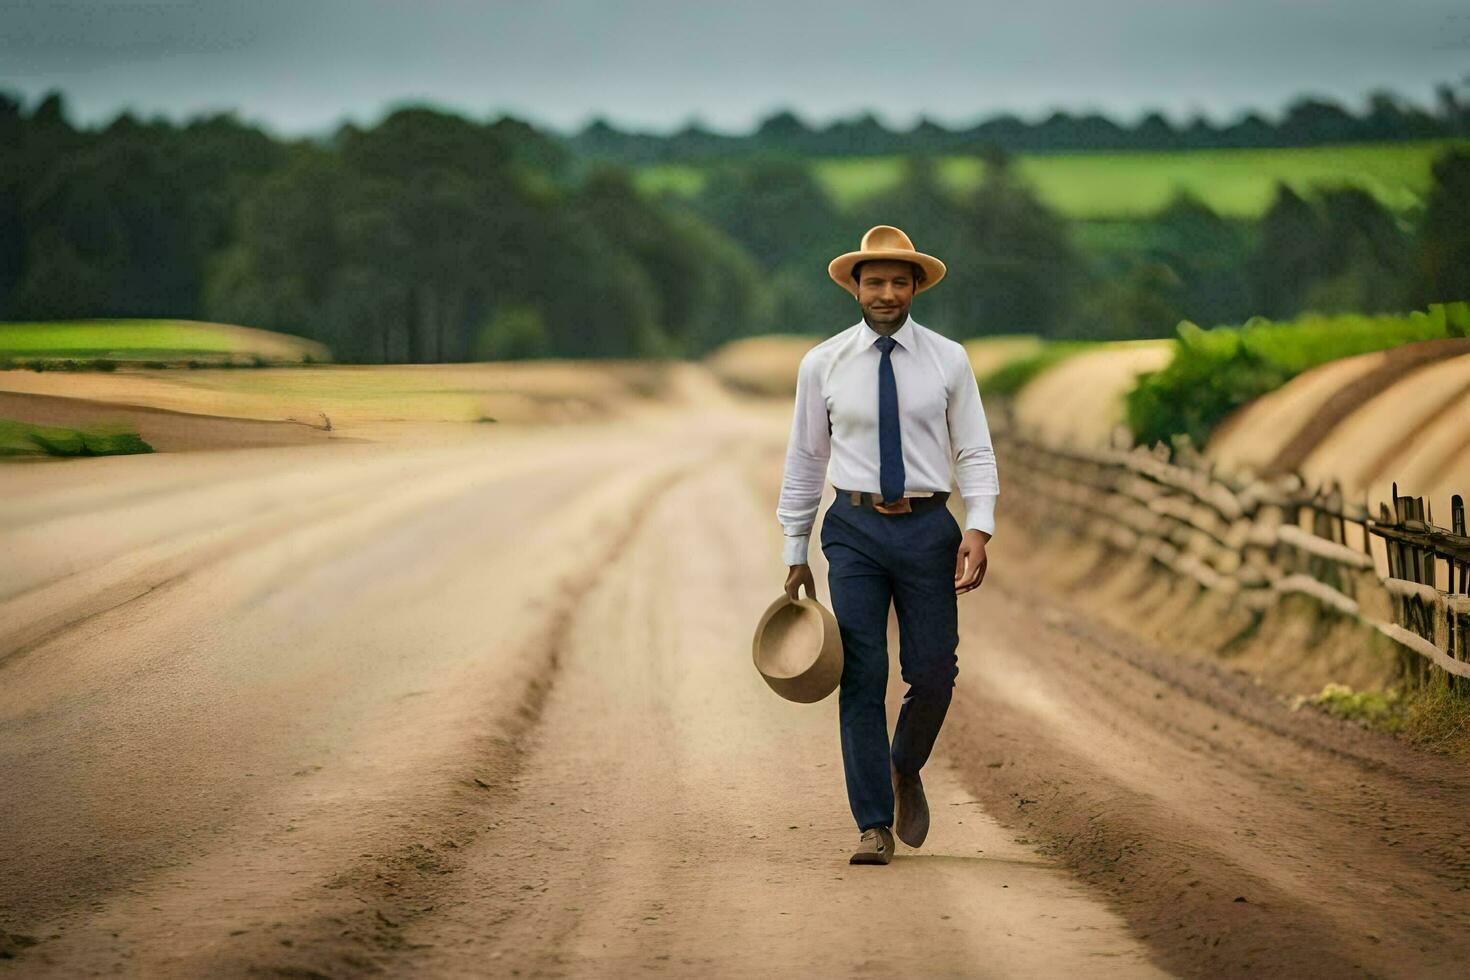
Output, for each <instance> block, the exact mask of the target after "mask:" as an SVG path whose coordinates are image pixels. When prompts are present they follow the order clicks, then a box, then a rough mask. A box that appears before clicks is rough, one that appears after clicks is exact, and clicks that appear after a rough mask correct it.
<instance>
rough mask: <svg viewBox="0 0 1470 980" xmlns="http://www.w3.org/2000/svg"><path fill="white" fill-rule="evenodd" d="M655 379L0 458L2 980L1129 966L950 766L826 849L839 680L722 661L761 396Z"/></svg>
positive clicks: (763, 591) (739, 650)
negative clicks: (612, 387) (449, 433)
mask: <svg viewBox="0 0 1470 980" xmlns="http://www.w3.org/2000/svg"><path fill="white" fill-rule="evenodd" d="M671 392H672V397H674V398H675V399H678V400H679V401H680V402H682V404H680V405H675V406H670V407H672V408H673V410H669V409H668V408H666V409H665V410H664V411H662V412H654V411H643V412H641V413H635V414H634V415H632V416H630V417H628V418H625V419H622V420H619V421H615V422H611V423H607V424H602V425H588V426H562V427H550V428H543V429H540V430H537V431H519V430H516V429H513V428H503V429H496V428H493V427H485V426H463V427H460V429H459V432H460V434H459V436H458V437H457V438H449V437H445V438H443V439H442V440H441V441H440V442H439V444H436V445H429V446H421V445H413V446H408V445H403V444H382V443H368V442H363V443H353V444H342V445H330V446H302V447H290V448H278V449H254V450H221V451H217V452H211V453H203V454H187V453H178V454H167V455H159V456H153V457H112V458H105V459H96V460H81V461H76V462H77V467H76V468H70V469H67V468H62V467H59V466H47V467H18V468H12V469H11V470H10V471H8V472H7V473H6V474H5V478H6V482H7V504H8V506H7V508H6V509H5V510H4V511H3V512H0V520H3V522H4V523H3V531H0V533H3V535H4V537H5V540H6V542H7V549H6V562H5V564H4V565H3V568H0V624H3V627H0V770H3V771H4V772H5V773H6V777H7V792H6V794H5V795H4V796H3V798H0V909H3V910H4V912H3V915H0V930H3V931H4V936H3V937H0V948H3V950H4V951H5V952H6V953H8V954H10V956H11V957H12V958H9V959H0V971H5V970H10V971H14V972H16V973H17V974H18V975H26V976H77V975H90V974H118V973H120V974H124V975H135V976H203V975H209V976H244V975H258V974H259V973H262V972H264V973H274V974H277V975H292V976H340V975H354V974H359V973H364V972H376V971H380V970H381V971H388V972H393V973H400V972H411V973H415V974H416V975H446V976H456V975H511V974H512V972H513V971H515V970H520V971H521V973H522V975H581V976H608V975H619V974H623V973H627V972H634V971H637V972H665V973H667V974H669V975H687V974H688V972H689V971H690V969H691V967H692V966H696V965H697V966H698V967H699V968H700V969H703V970H708V971H711V972H713V973H715V974H716V975H722V976H742V975H752V974H755V973H760V974H762V975H765V974H768V973H769V972H770V970H771V967H772V963H773V962H782V961H784V962H786V963H788V964H790V965H791V966H792V968H793V970H799V971H801V972H805V973H808V974H823V975H872V974H879V975H883V974H893V973H906V972H909V971H910V970H917V971H918V972H920V973H926V974H932V975H967V976H974V975H981V976H983V975H997V976H998V975H1014V974H1015V973H1018V972H1021V973H1033V974H1034V973H1039V972H1040V973H1044V972H1049V971H1050V970H1052V969H1054V968H1061V969H1065V970H1067V971H1069V972H1071V971H1085V972H1086V973H1087V974H1089V975H1094V974H1096V975H1104V976H1109V975H1111V976H1138V975H1149V974H1150V973H1153V972H1156V971H1155V970H1154V969H1153V968H1152V967H1151V965H1150V954H1149V952H1148V950H1147V948H1146V947H1145V946H1144V945H1143V944H1142V943H1140V942H1138V941H1137V940H1136V939H1134V938H1132V937H1131V936H1130V935H1129V934H1128V932H1127V930H1126V928H1124V926H1123V925H1122V922H1121V920H1120V919H1119V918H1118V916H1117V915H1116V914H1115V913H1114V912H1112V911H1111V910H1109V909H1108V908H1107V906H1106V905H1105V904H1104V903H1102V902H1099V901H1098V900H1097V899H1096V898H1094V897H1091V896H1090V895H1089V894H1087V893H1086V892H1085V891H1084V890H1083V889H1082V888H1080V886H1078V885H1077V884H1076V883H1075V882H1074V881H1072V880H1071V878H1070V877H1069V876H1068V875H1067V874H1066V873H1064V872H1063V871H1061V870H1060V869H1059V867H1058V866H1057V865H1056V863H1055V862H1054V861H1052V860H1050V859H1048V858H1045V857H1042V856H1040V855H1038V854H1036V853H1034V852H1033V851H1032V850H1030V849H1028V848H1027V847H1026V846H1024V845H1022V844H1020V843H1018V842H1017V841H1016V840H1015V839H1014V838H1013V836H1012V835H1010V834H1008V833H1006V832H1004V831H1003V830H1001V829H1000V828H999V826H998V825H997V824H996V823H995V822H994V821H993V820H991V819H990V818H989V817H988V816H986V814H985V813H984V811H983V810H982V809H981V808H980V807H979V806H977V805H976V804H975V803H974V798H973V797H972V796H971V795H970V793H969V791H968V790H967V789H966V788H965V787H964V786H963V785H962V783H961V781H960V779H959V777H958V776H956V775H955V774H954V773H953V772H952V771H951V770H950V769H949V767H948V763H946V762H940V761H936V763H935V764H934V766H933V768H932V769H931V770H930V772H931V776H930V784H931V793H932V794H933V799H934V805H935V808H936V810H937V811H939V813H938V815H937V819H936V828H935V830H934V833H933V835H932V837H931V841H930V842H929V843H928V844H927V845H926V847H925V848H924V850H923V851H922V852H920V853H919V854H916V855H912V856H909V857H906V858H905V859H904V860H902V861H898V862H895V864H894V865H892V866H889V867H887V868H878V869H872V868H867V869H854V868H851V867H850V866H849V865H847V864H846V856H847V854H848V853H849V852H850V850H851V848H852V847H853V846H854V845H855V843H856V837H857V835H856V832H855V829H854V828H852V827H851V825H850V818H849V817H848V815H847V812H846V802H845V798H844V795H843V790H842V781H841V767H840V761H839V756H838V750H837V741H836V719H835V708H836V705H835V701H831V702H828V703H825V704H822V705H818V706H797V705H792V704H788V703H786V702H784V701H781V700H780V699H778V698H776V696H775V695H774V694H772V693H771V692H770V691H769V690H767V689H766V688H765V686H764V685H763V684H762V683H761V681H760V680H759V678H758V677H757V675H756V674H755V673H754V670H753V669H752V668H751V666H750V663H749V631H750V629H751V628H752V627H753V624H754V622H755V620H756V618H757V617H758V615H759V613H760V611H761V610H762V609H763V608H764V607H765V605H766V604H767V603H768V602H769V601H770V599H771V598H772V597H773V596H774V595H775V594H776V593H777V591H778V589H779V587H780V582H781V580H782V578H783V577H784V567H783V566H781V565H780V562H779V529H778V528H777V526H776V524H775V521H774V504H773V500H774V497H771V496H770V481H771V479H772V478H773V477H772V473H773V470H774V473H775V476H776V477H779V465H780V451H781V449H782V448H783V447H782V442H783V441H784V436H785V429H786V427H787V424H788V422H789V419H788V418H787V416H788V415H789V409H787V408H782V407H779V406H777V407H771V406H767V407H765V408H749V409H746V408H741V407H739V405H738V403H735V402H732V401H730V400H729V399H727V398H725V397H724V396H723V395H721V394H719V393H718V392H717V391H715V390H713V389H711V388H709V387H708V385H707V379H701V378H700V377H696V376H690V375H683V376H680V377H678V378H676V379H675V383H674V384H673V385H672V386H671ZM84 468H85V470H84ZM594 476H595V479H594V478H593V477H594ZM896 691H897V688H896V687H895V692H896ZM858 870H862V871H865V872H868V873H867V874H866V875H858V874H856V872H857V871H858ZM870 923H882V925H883V933H882V936H883V938H882V940H881V941H880V939H879V937H878V934H876V933H870V932H869V931H868V928H867V926H868V924H870ZM773 957H775V958H776V959H775V960H773Z"/></svg>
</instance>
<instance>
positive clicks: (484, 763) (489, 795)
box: [191, 463, 700, 977]
mask: <svg viewBox="0 0 1470 980" xmlns="http://www.w3.org/2000/svg"><path fill="white" fill-rule="evenodd" d="M699 466H700V464H699V463H694V464H688V465H685V466H682V467H680V468H678V469H675V470H672V471H668V472H663V473H660V474H658V475H657V476H656V477H655V479H653V480H651V481H650V483H651V486H650V489H649V492H648V493H647V494H644V495H641V496H640V497H639V499H638V502H637V505H636V507H635V508H634V509H633V510H631V511H629V512H627V514H626V519H625V523H624V524H623V525H622V526H621V527H620V528H619V529H618V532H617V534H616V535H615V536H614V537H613V538H611V539H610V541H609V542H608V544H607V546H606V547H605V548H603V549H601V550H600V551H599V552H598V553H597V554H596V555H595V556H593V559H592V560H591V561H590V563H589V564H590V565H591V566H592V567H593V568H595V569H596V570H597V571H596V572H595V573H594V574H593V575H592V576H591V577H588V576H586V575H585V573H581V572H579V573H577V574H575V575H573V576H571V577H569V578H568V579H566V580H564V581H562V582H561V583H559V585H558V587H557V588H558V591H559V592H560V593H561V597H560V599H559V600H558V602H557V603H556V605H555V606H554V607H553V608H552V609H551V610H550V611H549V614H548V620H547V622H546V624H545V626H544V627H543V628H542V629H541V631H540V632H539V634H538V635H537V636H536V637H535V638H534V639H533V640H532V641H531V642H529V643H527V644H525V646H524V647H522V649H521V650H520V651H519V652H518V653H516V654H515V655H514V659H515V660H517V661H518V662H521V663H523V664H525V665H526V667H527V669H528V672H529V673H530V674H531V678H530V680H529V681H528V682H527V683H526V685H525V687H524V690H523V691H522V693H521V695H520V697H519V698H518V699H517V700H516V702H515V704H514V708H513V710H512V711H510V712H508V713H507V714H506V715H505V716H503V717H502V718H501V719H500V721H499V724H498V725H497V726H496V727H497V733H496V734H494V735H492V736H489V737H485V738H482V739H481V740H480V744H479V745H478V746H477V747H476V749H475V750H474V752H473V755H472V757H471V758H469V759H467V760H465V767H464V768H465V769H466V772H467V774H466V775H465V776H464V777H463V778H461V779H457V780H455V781H454V783H453V785H451V786H445V787H442V791H443V796H442V798H441V799H439V800H426V799H423V798H419V799H417V800H416V801H415V806H417V807H419V808H420V809H419V812H418V817H419V820H418V821H417V822H416V824H415V825H414V826H413V827H412V828H405V831H406V832H405V833H403V834H402V835H401V839H400V840H398V841H397V842H394V843H392V844H391V845H390V846H388V847H385V848H383V849H382V850H380V851H378V852H376V853H372V854H363V855H362V857H363V858H364V860H362V861H361V862H359V863H357V864H355V865H353V866H352V867H349V868H344V869H341V870H340V871H338V872H336V873H335V874H333V875H331V876H330V877H328V878H327V879H326V880H324V881H322V882H321V887H322V888H323V889H325V890H327V891H330V892H335V893H337V894H334V895H333V896H332V897H331V899H330V900H328V901H325V902H322V903H319V904H324V905H327V906H328V908H327V909H325V910H314V911H313V913H312V914H311V915H309V916H307V917H306V918H304V919H299V920H296V921H293V922H291V923H288V924H283V925H282V927H281V928H278V929H273V930H272V931H271V933H270V935H268V936H264V937H261V940H260V941H258V942H255V943H240V944H236V945H234V946H233V947H232V948H230V949H229V950H228V951H219V952H217V953H216V954H215V955H212V956H209V957H207V958H201V959H200V960H198V961H197V962H195V963H192V964H191V968H196V967H197V969H198V970H199V975H208V976H233V975H237V974H238V975H249V974H266V975H274V976H292V977H332V976H339V975H341V971H342V970H344V969H346V970H348V971H365V972H381V971H383V970H385V969H386V968H387V966H388V962H385V960H386V959H388V958H389V957H391V955H392V954H397V953H402V952H404V951H407V950H411V949H413V948H415V944H414V943H412V942H411V941H409V940H406V939H405V938H404V936H405V933H406V932H407V931H408V930H410V929H411V928H412V927H413V926H414V924H415V923H416V922H418V921H419V920H420V919H422V918H423V917H425V916H427V915H429V914H431V913H432V912H434V910H435V908H436V902H437V900H438V896H439V895H440V894H441V893H442V891H443V890H444V888H445V887H446V885H447V884H449V883H450V882H451V881H452V878H453V876H454V875H456V874H459V873H461V872H462V871H463V869H464V866H465V859H464V855H465V853H466V850H467V849H468V848H469V847H471V846H472V845H473V843H474V842H475V840H476V839H477V838H478V837H480V835H481V834H482V833H484V832H486V831H487V830H493V828H494V814H495V812H496V811H497V810H498V809H499V804H500V801H501V799H502V798H503V796H504V794H505V793H506V792H507V790H508V787H510V786H512V785H513V784H514V783H515V782H516V780H517V779H519V778H520V777H521V775H522V773H523V770H524V767H525V763H526V759H527V755H528V741H529V740H530V738H531V737H532V735H533V733H534V730H535V728H536V726H537V724H538V723H539V722H540V720H541V716H542V710H543V708H544V706H545V704H546V700H547V697H548V696H549V695H550V693H551V691H552V689H553V688H554V686H555V684H556V681H557V677H558V675H559V673H560V670H561V667H562V660H563V656H564V651H565V649H566V644H567V637H568V635H569V632H570V629H571V626H572V622H573V618H574V615H575V610H576V603H577V595H578V593H579V592H580V591H581V590H583V589H588V588H595V587H597V585H598V583H599V581H600V580H601V577H602V576H603V575H605V574H606V571H605V570H606V569H607V568H609V567H611V566H613V565H615V563H616V562H617V560H618V559H619V557H620V556H622V555H623V554H624V553H625V552H626V550H627V548H628V547H629V544H630V543H631V542H632V541H633V539H634V538H635V536H636V535H637V534H638V533H639V530H640V529H641V528H642V527H643V525H644V524H645V523H646V522H647V520H648V517H649V514H650V513H652V511H653V509H654V508H655V507H656V506H657V505H658V503H659V501H660V500H661V499H662V498H663V497H664V496H665V495H666V494H667V493H668V492H669V491H670V490H671V489H672V488H673V487H675V486H677V485H678V483H679V482H680V481H681V480H683V479H686V478H687V477H688V475H689V474H690V473H691V472H694V471H696V470H697V469H698V468H699ZM425 806H427V807H429V809H427V810H426V809H423V808H424V807H425ZM487 819H489V820H491V821H492V822H491V823H490V824H489V825H487V824H486V820H487ZM314 904H318V903H314ZM282 947H285V950H289V951H290V952H289V954H288V953H286V952H285V950H283V949H282ZM288 956H289V960H288V961H287V957H288ZM283 961H284V962H283Z"/></svg>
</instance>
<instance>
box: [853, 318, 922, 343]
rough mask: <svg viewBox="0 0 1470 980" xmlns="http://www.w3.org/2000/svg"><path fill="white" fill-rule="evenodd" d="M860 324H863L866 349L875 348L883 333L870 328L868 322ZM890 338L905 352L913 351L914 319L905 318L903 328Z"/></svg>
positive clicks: (862, 321)
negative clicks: (876, 341) (875, 343)
mask: <svg viewBox="0 0 1470 980" xmlns="http://www.w3.org/2000/svg"><path fill="white" fill-rule="evenodd" d="M858 322H859V323H861V324H862V328H863V330H862V334H863V346H864V347H871V346H873V342H874V341H875V340H877V339H878V338H879V337H881V336H883V335H882V334H881V333H879V332H878V331H876V330H874V329H873V328H872V327H870V326H868V321H867V320H860V321H858ZM889 336H890V337H892V338H893V339H894V340H896V341H898V346H900V347H902V348H904V349H905V350H913V349H914V318H913V317H912V316H905V317H904V318H903V326H901V327H899V328H898V329H897V330H895V331H894V332H893V333H891V334H889Z"/></svg>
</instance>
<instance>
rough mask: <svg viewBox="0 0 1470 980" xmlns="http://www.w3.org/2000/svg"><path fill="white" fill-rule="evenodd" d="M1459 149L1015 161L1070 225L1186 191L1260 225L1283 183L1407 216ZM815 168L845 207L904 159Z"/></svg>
mask: <svg viewBox="0 0 1470 980" xmlns="http://www.w3.org/2000/svg"><path fill="white" fill-rule="evenodd" d="M1456 146H1460V147H1470V140H1464V139H1444V140H1422V141H1413V142H1402V143H1366V144H1347V145H1339V146H1311V147H1286V148H1278V149H1260V150H1255V149H1240V150H1179V151H1170V152H1164V151H1134V152H1108V153H1067V154H1051V155H1025V156H1019V157H1018V158H1017V160H1016V164H1017V168H1018V169H1019V171H1020V173H1021V175H1022V176H1023V177H1025V178H1026V179H1027V180H1029V181H1030V182H1031V184H1032V185H1033V186H1034V187H1035V188H1036V192H1037V194H1038V195H1039V196H1040V197H1041V199H1042V200H1043V201H1045V202H1046V203H1047V204H1048V205H1049V206H1050V207H1052V208H1054V209H1055V210H1057V211H1058V212H1060V213H1061V214H1063V215H1066V216H1067V217H1069V218H1078V219H1109V218H1137V217H1142V216H1145V215H1150V214H1153V213H1154V212H1156V211H1158V210H1159V209H1160V208H1162V207H1163V206H1164V205H1165V204H1167V203H1168V202H1169V200H1170V199H1171V198H1173V197H1174V195H1175V194H1177V193H1179V192H1180V191H1188V192H1190V193H1192V194H1194V195H1195V196H1196V197H1198V198H1199V199H1200V200H1202V201H1204V202H1205V203H1206V204H1208V205H1209V206H1210V207H1211V208H1212V209H1214V210H1215V211H1216V212H1218V213H1220V214H1223V215H1229V216H1233V217H1241V218H1254V217H1258V216H1260V215H1261V214H1262V213H1264V212H1265V210H1266V208H1267V207H1269V206H1270V204H1271V200H1272V197H1273V195H1274V193H1275V185H1276V182H1277V181H1281V182H1284V183H1286V184H1288V185H1290V186H1291V187H1292V188H1294V189H1295V190H1297V191H1298V192H1299V193H1304V192H1308V191H1310V190H1311V189H1312V188H1313V187H1315V186H1318V185H1330V186H1355V187H1361V188H1363V189H1364V190H1366V191H1368V192H1369V193H1370V194H1372V195H1373V196H1374V197H1376V198H1377V199H1378V200H1380V201H1382V202H1383V204H1384V205H1385V206H1386V207H1388V208H1390V209H1392V210H1395V211H1403V210H1407V209H1409V208H1412V207H1414V206H1415V205H1417V204H1419V203H1421V201H1422V199H1423V196H1424V194H1425V193H1426V192H1427V191H1428V189H1429V187H1430V184H1431V182H1432V177H1431V173H1430V166H1431V164H1432V163H1433V160H1434V158H1435V157H1436V156H1438V155H1439V154H1440V153H1442V152H1444V151H1445V150H1447V149H1450V148H1452V147H1456ZM811 166H812V172H813V174H814V175H815V176H816V178H817V180H818V181H819V182H820V183H821V184H822V185H823V186H824V187H825V188H826V190H827V192H828V193H829V194H831V195H832V197H833V199H834V200H835V201H836V202H837V203H838V204H839V205H841V206H844V207H845V206H850V205H852V204H855V203H856V202H858V201H861V200H863V199H864V198H867V197H871V196H873V195H875V194H878V193H881V192H883V191H886V190H889V189H891V188H892V187H894V186H895V185H896V184H897V183H898V182H899V181H900V180H902V179H903V172H904V160H903V158H902V157H900V156H881V157H837V158H819V159H816V160H813V161H812V164H811ZM938 171H939V177H940V180H941V181H942V182H943V183H944V184H945V185H946V186H948V187H949V188H950V190H952V191H953V192H955V193H957V194H966V193H968V192H970V191H972V190H974V189H975V188H976V187H977V186H979V184H980V183H981V182H982V181H983V180H984V179H985V164H984V163H983V162H982V161H981V160H980V158H979V157H976V156H969V155H954V156H946V157H941V158H939V161H938ZM705 173H706V168H705V167H703V166H699V165H692V164H659V165H653V166H648V167H644V168H641V169H640V170H639V171H638V176H637V180H638V183H639V185H640V186H641V187H643V188H644V189H645V190H649V191H654V192H659V191H669V192H671V193H674V194H677V195H680V196H684V197H692V196H694V195H696V194H698V193H699V191H700V189H701V188H702V187H703V186H704V180H705Z"/></svg>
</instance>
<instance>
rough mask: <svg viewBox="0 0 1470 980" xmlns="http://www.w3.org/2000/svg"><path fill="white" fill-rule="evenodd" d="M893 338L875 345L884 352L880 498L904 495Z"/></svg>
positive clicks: (880, 378) (880, 391)
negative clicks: (881, 493)
mask: <svg viewBox="0 0 1470 980" xmlns="http://www.w3.org/2000/svg"><path fill="white" fill-rule="evenodd" d="M897 343H898V341H896V340H894V339H893V338H892V337H879V338H878V339H877V340H875V341H873V344H874V346H876V347H877V348H878V349H879V350H881V351H882V352H883V359H882V360H881V361H879V362H878V486H879V488H880V489H881V490H882V492H883V500H884V501H885V502H887V501H895V500H898V499H899V498H900V497H902V496H903V440H902V438H901V437H900V435H899V429H898V382H897V381H895V380H894V378H893V357H892V355H893V346H894V345H895V344H897Z"/></svg>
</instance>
